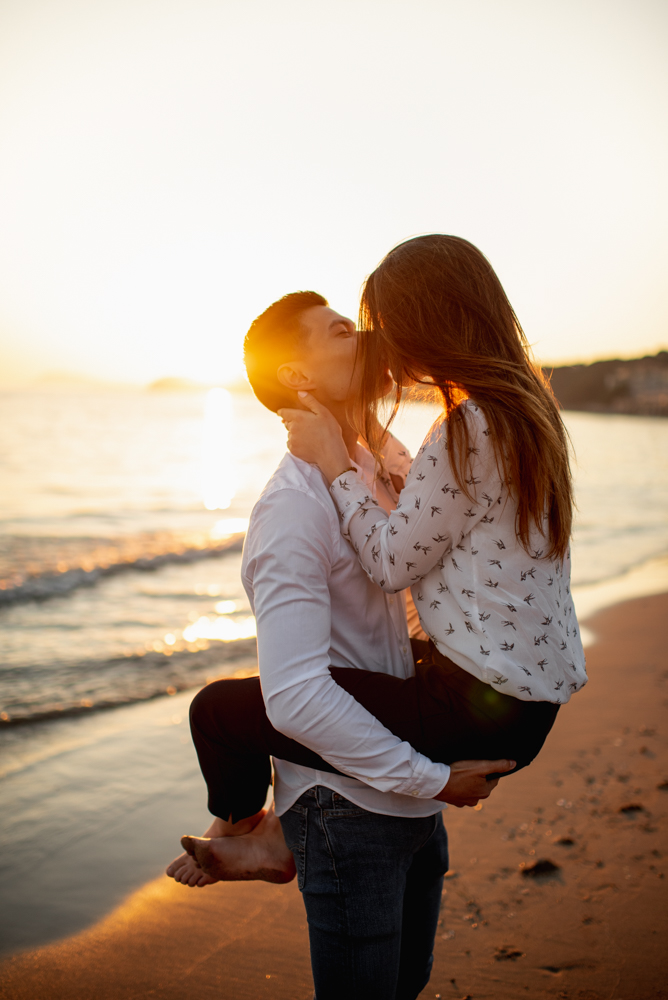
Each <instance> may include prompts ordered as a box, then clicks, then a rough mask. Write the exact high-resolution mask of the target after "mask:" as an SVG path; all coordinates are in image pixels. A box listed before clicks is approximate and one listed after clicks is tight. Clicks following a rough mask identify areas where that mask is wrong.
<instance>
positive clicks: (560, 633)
mask: <svg viewBox="0 0 668 1000" xmlns="http://www.w3.org/2000/svg"><path fill="white" fill-rule="evenodd" d="M461 412H462V414H463V416H464V419H466V420H467V421H468V430H469V437H470V442H469V443H470V448H469V454H470V458H471V475H470V478H469V479H467V481H466V483H467V486H468V488H469V492H470V494H471V497H472V498H473V499H472V500H469V499H468V498H467V497H466V495H465V493H464V492H463V491H462V490H461V489H459V488H458V487H457V483H456V480H455V477H454V475H453V471H452V466H451V464H450V461H449V457H448V444H447V424H446V423H445V420H444V418H442V417H441V418H439V420H437V421H436V423H435V424H434V425H433V427H432V428H431V430H430V432H429V434H428V435H427V438H426V439H425V441H424V444H423V445H422V447H421V448H420V450H419V452H418V454H417V456H416V458H415V460H414V462H413V464H412V466H411V469H410V472H409V474H408V477H407V479H406V485H405V487H404V489H403V490H402V492H401V495H400V497H399V501H398V503H397V507H396V510H394V511H392V513H390V514H389V515H388V514H387V513H386V512H385V511H384V510H383V509H382V508H381V507H379V506H378V503H377V501H376V500H374V498H373V497H372V496H370V495H369V491H368V488H367V487H366V486H365V484H364V482H363V481H362V478H361V476H360V475H359V474H357V473H356V472H354V471H353V472H347V473H345V474H343V475H342V476H340V477H339V478H338V479H335V480H334V482H333V483H332V485H331V492H332V496H333V498H334V501H335V503H336V505H337V507H338V509H339V516H340V518H341V530H342V532H343V535H344V537H345V538H347V539H348V541H350V542H351V544H352V545H353V548H354V549H355V551H356V552H357V554H358V556H359V560H360V563H361V564H362V566H363V567H364V569H365V570H366V572H367V574H368V575H369V577H370V578H371V579H372V580H373V581H374V583H376V584H378V586H379V587H382V588H383V590H386V591H389V592H390V593H396V592H397V591H400V590H403V589H404V588H405V587H408V586H410V588H411V592H412V594H413V599H414V601H415V605H416V607H417V609H418V612H419V614H420V621H421V623H422V627H423V629H424V630H425V632H426V633H427V635H428V636H429V637H430V638H431V639H432V641H433V642H434V644H435V645H436V647H437V648H438V649H439V650H440V651H441V652H442V653H443V654H444V655H445V656H448V657H450V659H451V660H453V661H454V662H455V663H456V664H457V665H458V666H459V667H461V668H462V669H464V670H467V671H468V672H469V673H471V674H473V675H474V676H475V677H477V678H479V679H480V680H481V681H484V682H485V683H487V684H490V685H492V686H494V687H495V688H497V690H499V691H503V692H504V693H505V694H509V695H512V696H513V697H515V698H519V699H521V700H522V701H550V702H554V703H564V702H566V701H568V699H569V698H570V696H571V694H573V692H575V691H579V690H580V688H581V687H583V686H584V685H585V684H586V683H587V675H586V673H585V658H584V653H583V650H582V642H581V640H580V631H579V628H578V622H577V618H576V615H575V611H574V608H573V600H572V597H571V592H570V590H571V588H570V570H571V567H570V551H569V552H568V554H567V555H566V558H565V559H564V560H563V561H560V560H558V559H550V558H546V557H545V556H544V555H543V552H544V551H546V549H547V542H546V538H545V537H544V536H543V535H542V533H541V532H540V531H539V530H538V529H535V528H534V530H533V532H532V535H531V539H530V544H529V547H528V551H527V550H525V549H524V547H523V546H522V545H521V543H520V541H519V539H518V537H517V535H516V532H515V516H516V512H517V505H516V503H515V502H514V500H513V498H512V496H511V495H510V494H509V491H508V488H507V487H506V485H505V483H504V482H503V480H502V479H501V476H500V473H499V470H498V468H497V464H496V459H495V455H494V449H493V447H492V445H491V442H490V437H489V430H488V428H487V423H486V420H485V417H484V414H483V412H482V410H481V409H480V408H479V407H477V406H476V405H475V404H474V403H473V402H471V401H470V400H469V401H467V402H466V403H464V404H462V411H461Z"/></svg>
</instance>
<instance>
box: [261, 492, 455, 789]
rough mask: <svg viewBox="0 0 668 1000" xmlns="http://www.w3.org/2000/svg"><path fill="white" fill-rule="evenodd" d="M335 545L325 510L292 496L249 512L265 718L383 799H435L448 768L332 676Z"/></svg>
mask: <svg viewBox="0 0 668 1000" xmlns="http://www.w3.org/2000/svg"><path fill="white" fill-rule="evenodd" d="M305 527H306V530H305ZM334 541H335V540H334V538H333V537H332V525H331V523H330V520H329V518H328V515H327V513H326V511H325V509H324V507H322V506H321V504H320V503H319V502H318V501H317V500H316V499H315V498H313V497H311V496H308V495H306V494H304V493H301V492H299V491H297V490H280V491H278V492H276V493H274V494H271V495H270V496H269V497H267V498H266V500H265V501H263V502H262V503H261V504H260V505H259V506H258V507H256V509H255V512H254V515H253V526H252V535H251V537H250V538H249V542H248V555H247V561H246V562H247V575H248V576H250V577H251V578H252V590H253V603H254V609H255V616H256V619H257V635H258V656H259V665H260V679H261V683H262V691H263V694H264V699H265V704H266V707H267V714H268V716H269V719H270V721H271V723H272V725H274V726H275V727H276V729H278V730H279V731H280V732H282V733H284V734H285V735H286V736H289V737H291V738H292V739H294V740H297V741H298V742H300V743H302V744H304V746H307V747H309V748H310V749H312V750H314V751H315V752H316V753H318V754H320V756H321V757H323V758H325V759H326V760H327V761H328V762H329V763H330V764H332V765H333V766H334V767H336V768H337V769H338V770H340V771H342V772H343V773H344V774H348V775H350V776H351V777H354V778H359V779H360V780H361V781H364V782H365V783H367V784H369V785H372V786H373V787H374V788H377V789H379V790H380V791H384V792H390V791H391V792H397V793H400V794H403V795H414V796H419V797H421V798H433V797H436V796H437V795H439V794H440V793H441V791H442V790H443V789H444V786H445V785H446V782H447V781H448V778H449V775H450V769H449V767H448V766H447V765H446V764H438V763H434V762H433V761H431V760H429V758H428V757H425V756H424V755H422V754H420V753H418V752H417V751H416V750H414V749H413V748H412V747H411V746H410V744H408V743H406V742H403V741H402V740H400V739H399V737H398V736H395V735H394V734H393V733H391V732H390V731H389V730H388V729H386V728H385V726H383V725H382V724H381V723H380V722H379V721H378V720H377V719H376V718H375V717H374V716H373V715H372V714H371V713H370V712H368V711H367V710H366V709H365V708H363V707H362V705H360V704H359V702H357V701H355V699H354V698H353V697H352V695H350V694H348V692H347V691H344V690H343V688H341V687H339V686H338V684H336V683H335V681H334V680H333V679H332V677H331V674H330V672H329V667H330V658H329V647H330V596H329V587H328V577H329V572H330V567H331V563H332V551H333V548H332V547H333V545H334Z"/></svg>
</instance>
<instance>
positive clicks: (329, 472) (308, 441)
mask: <svg viewBox="0 0 668 1000" xmlns="http://www.w3.org/2000/svg"><path fill="white" fill-rule="evenodd" d="M298 395H299V398H300V399H301V401H302V403H303V404H304V406H306V407H308V409H306V410H290V409H282V410H279V411H278V415H279V417H280V418H281V419H282V421H283V423H284V424H285V426H286V427H287V429H288V448H289V449H290V451H291V452H292V454H293V455H294V456H295V457H296V458H301V459H302V460H303V461H304V462H310V463H312V464H314V465H317V466H319V468H320V470H321V472H322V474H323V475H324V477H325V479H326V480H327V482H329V483H331V482H333V480H334V479H336V477H337V476H338V475H340V473H342V472H343V471H344V470H345V469H347V468H348V467H349V466H350V456H349V455H348V449H347V448H346V445H345V442H344V440H343V434H342V433H341V427H340V426H339V423H338V421H337V419H336V417H334V416H333V415H332V414H331V413H330V411H329V410H328V409H327V407H326V406H323V405H322V403H319V402H318V400H317V399H314V397H313V396H312V395H311V394H310V393H308V392H300V393H299V394H298Z"/></svg>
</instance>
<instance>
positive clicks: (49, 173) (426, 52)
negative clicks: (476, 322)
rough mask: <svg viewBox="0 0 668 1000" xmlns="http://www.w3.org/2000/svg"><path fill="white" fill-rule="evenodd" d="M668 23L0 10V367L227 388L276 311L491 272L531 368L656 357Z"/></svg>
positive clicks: (652, 3) (617, 0)
mask: <svg viewBox="0 0 668 1000" xmlns="http://www.w3.org/2000/svg"><path fill="white" fill-rule="evenodd" d="M667 29H668V4H666V3H665V0H467V2H462V0H280V2H278V0H215V2H214V0H155V2H153V0H2V4H1V5H0V220H1V221H0V366H1V368H2V379H3V380H4V381H5V382H8V381H12V380H16V379H19V378H20V379H29V378H32V377H34V376H36V375H38V374H39V373H40V372H43V371H45V370H51V369H66V370H74V371H79V372H84V373H88V374H91V375H94V376H97V377H101V378H109V379H114V380H116V379H124V380H130V381H137V382H143V381H148V380H150V379H153V378H158V377H160V376H163V375H182V376H187V377H191V378H196V379H202V380H205V381H209V382H213V381H221V380H225V379H227V378H230V377H232V376H234V375H235V374H236V373H238V371H239V368H240V348H241V341H242V338H243V333H244V331H245V329H246V328H247V326H248V324H249V323H250V321H251V320H252V319H253V317H254V316H255V315H256V314H257V313H258V312H260V311H261V310H262V309H263V308H264V307H265V306H266V305H268V304H269V302H271V301H272V300H273V299H275V298H277V297H278V296H279V295H281V294H283V293H285V292H287V291H293V290H295V289H297V288H315V289H317V290H319V291H321V292H322V293H323V294H325V295H327V297H328V298H329V299H330V301H331V303H332V305H334V306H335V307H336V308H338V309H341V310H342V311H344V312H347V313H348V314H350V315H355V314H356V309H357V301H358V293H359V287H360V284H361V282H362V280H363V278H364V276H365V275H366V274H367V273H368V272H369V271H370V270H372V269H373V267H374V266H375V265H376V263H377V262H378V260H379V259H380V258H381V257H382V256H383V254H384V253H385V252H386V251H387V250H389V249H390V247H391V246H393V245H394V244H395V243H397V242H399V241H400V240H402V239H405V238H406V237H409V236H411V235H414V234H417V233H422V232H429V231H440V232H446V233H455V234H457V235H460V236H464V237H466V238H468V239H470V240H471V241H473V242H474V243H476V244H477V245H478V246H479V247H480V248H481V249H482V250H483V251H484V252H485V253H486V254H487V256H488V257H489V258H490V260H491V261H492V264H493V265H494V266H495V268H496V270H497V272H498V273H499V276H500V278H501V280H502V282H503V283H504V285H505V287H506V290H507V292H508V294H509V296H510V299H511V301H512V303H513V305H514V306H515V309H516V311H517V313H518V314H519V316H520V319H521V321H522V323H523V325H524V327H525V329H526V331H527V334H528V336H529V339H530V340H531V341H532V342H533V343H534V344H535V345H536V351H537V353H538V355H539V356H540V357H541V358H542V359H544V360H551V361H558V360H563V359H573V358H591V357H594V356H599V357H600V356H608V357H609V356H614V355H618V354H622V355H627V356H629V355H633V354H636V353H638V352H644V351H651V350H655V349H656V348H658V347H659V346H666V344H668V296H667V294H666V288H667V284H668V283H667V281H666V275H667V274H668V249H667V242H666V233H667V232H668V193H667V189H668V185H667V184H666V177H668V138H667V136H668V130H667V129H666V122H668V79H667V77H668V59H666V42H667V40H668V30H667Z"/></svg>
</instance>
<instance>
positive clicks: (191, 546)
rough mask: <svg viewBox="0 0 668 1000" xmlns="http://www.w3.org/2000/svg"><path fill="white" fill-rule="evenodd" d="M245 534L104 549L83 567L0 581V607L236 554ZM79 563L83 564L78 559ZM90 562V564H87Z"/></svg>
mask: <svg viewBox="0 0 668 1000" xmlns="http://www.w3.org/2000/svg"><path fill="white" fill-rule="evenodd" d="M244 537H245V532H243V531H236V532H234V533H231V534H229V535H227V536H225V537H222V538H219V539H216V538H212V537H211V536H206V538H205V540H202V539H200V538H197V539H195V540H192V539H186V540H184V539H182V538H181V539H174V538H171V539H170V543H169V545H168V546H167V547H166V548H163V550H162V551H155V547H154V550H153V551H146V549H145V548H143V549H142V547H140V548H139V551H137V547H136V546H133V549H134V550H131V551H130V552H128V551H127V550H126V549H125V548H124V547H123V546H118V547H115V548H113V549H112V551H111V552H109V550H108V549H107V550H106V551H104V552H103V553H102V554H101V556H100V557H99V558H96V555H97V554H96V553H95V552H94V553H92V558H90V557H89V558H87V559H86V560H85V565H75V566H71V565H68V566H66V567H63V568H60V569H58V568H55V569H54V568H52V567H50V568H48V569H46V570H45V571H43V572H36V573H31V574H29V575H26V576H23V577H19V578H18V579H17V578H16V577H13V578H12V577H10V578H8V579H4V580H0V607H2V606H3V605H4V606H6V605H9V604H16V603H19V602H23V601H44V600H48V599H49V598H52V597H63V596H65V595H67V594H70V593H72V592H73V591H75V590H79V589H80V588H81V587H92V586H94V585H95V584H96V583H97V582H98V580H102V579H104V578H105V577H108V576H112V575H114V574H117V573H124V572H127V571H129V570H139V571H144V572H149V571H152V570H156V569H159V568H160V567H161V566H166V565H168V564H177V563H191V562H195V561H197V560H201V559H211V558H215V557H218V556H222V555H225V554H227V553H229V552H240V551H241V549H242V547H243V541H244ZM81 562H84V560H83V559H82V560H81ZM91 563H92V564H91Z"/></svg>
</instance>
